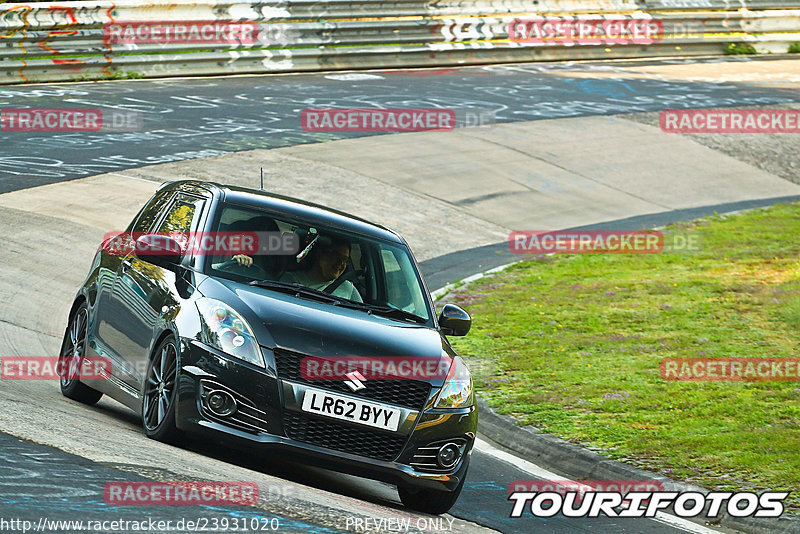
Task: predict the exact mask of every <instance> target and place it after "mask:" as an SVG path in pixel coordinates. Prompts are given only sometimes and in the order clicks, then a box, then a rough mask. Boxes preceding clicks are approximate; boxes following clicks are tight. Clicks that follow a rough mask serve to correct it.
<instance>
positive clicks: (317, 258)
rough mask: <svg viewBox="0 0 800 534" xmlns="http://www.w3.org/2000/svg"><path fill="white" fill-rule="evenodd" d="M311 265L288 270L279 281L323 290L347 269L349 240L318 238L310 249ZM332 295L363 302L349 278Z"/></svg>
mask: <svg viewBox="0 0 800 534" xmlns="http://www.w3.org/2000/svg"><path fill="white" fill-rule="evenodd" d="M309 259H310V260H311V266H310V267H309V268H308V269H306V270H304V271H290V272H287V273H286V274H284V275H283V276H282V277H281V282H295V283H298V284H301V285H304V286H306V287H310V288H312V289H318V290H320V291H324V290H325V288H326V287H328V286H329V285H331V283H332V282H333V281H334V280H336V279H337V278H339V277H340V276H341V275H342V274H343V273H344V271H345V269H347V262H348V261H349V260H350V242H349V241H346V240H344V239H339V238H328V239H320V243H319V244H318V245H316V246H315V247H314V248H312V249H311V257H310V258H309ZM332 294H333V295H335V296H337V297H342V298H344V299H348V300H354V301H356V302H363V300H362V298H361V294H360V293H359V292H358V290H357V289H356V286H354V285H353V283H352V282H351V281H350V280H345V281H343V282H342V283H341V284H339V287H337V288H336V289H334V290H333V292H332Z"/></svg>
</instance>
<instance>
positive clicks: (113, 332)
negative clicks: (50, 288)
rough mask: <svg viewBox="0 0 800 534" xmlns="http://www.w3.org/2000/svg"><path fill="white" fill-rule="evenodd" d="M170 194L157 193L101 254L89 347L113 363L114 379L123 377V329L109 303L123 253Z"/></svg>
mask: <svg viewBox="0 0 800 534" xmlns="http://www.w3.org/2000/svg"><path fill="white" fill-rule="evenodd" d="M173 194H174V192H173V191H158V192H157V193H156V194H155V195H153V197H152V198H151V199H150V200H149V201H148V202H147V204H145V205H144V207H143V208H142V209H141V210H140V211H139V213H138V214H137V215H136V217H135V218H134V219H133V221H132V222H131V224H130V225H129V226H128V228H127V229H126V230H125V231H124V232H122V233H121V234H120V236H119V239H118V240H117V241H116V243H117V245H113V246H109V247H106V248H104V249H103V250H101V252H100V269H99V271H98V277H97V278H98V280H97V305H96V307H95V310H94V313H93V315H94V317H93V319H94V320H93V321H92V324H93V325H94V327H93V332H92V335H91V337H90V345H91V347H92V348H94V349H95V351H96V352H97V354H99V355H101V356H104V357H107V358H109V359H110V360H111V361H112V366H111V374H112V375H114V376H116V377H117V378H122V377H123V376H125V375H126V373H125V370H124V366H123V363H124V360H123V358H122V357H121V355H120V353H119V350H120V347H121V346H122V345H123V343H122V340H121V338H122V336H123V335H124V334H123V331H122V330H124V326H125V323H126V321H125V317H124V316H123V315H122V313H123V310H119V309H117V308H116V307H115V306H114V305H113V304H112V300H113V298H112V294H113V292H114V286H115V285H116V283H117V278H118V274H119V272H120V267H121V265H122V262H123V260H125V259H126V254H124V253H122V252H121V251H122V250H124V248H125V245H126V243H131V242H132V240H133V238H134V237H138V236H140V235H142V234H144V233H147V232H149V231H150V230H152V229H153V227H154V226H155V225H156V223H157V222H158V221H159V220H160V218H161V216H162V215H163V214H164V211H165V210H166V208H167V206H168V205H169V202H170V200H172V196H173Z"/></svg>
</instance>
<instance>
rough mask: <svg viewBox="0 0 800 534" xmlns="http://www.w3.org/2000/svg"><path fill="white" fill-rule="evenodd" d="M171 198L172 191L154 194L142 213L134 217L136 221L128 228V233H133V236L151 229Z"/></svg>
mask: <svg viewBox="0 0 800 534" xmlns="http://www.w3.org/2000/svg"><path fill="white" fill-rule="evenodd" d="M171 196H172V191H160V192H158V193H156V194H155V195H154V196H153V198H151V199H150V201H149V202H148V203H147V204H146V205H145V207H144V208H142V211H140V212H139V215H137V216H136V219H134V221H133V222H132V223H131V226H129V227H128V231H129V232H131V231H132V232H134V233H135V234H140V233H143V232H147V231H148V230H150V228H152V227H153V223H155V222H156V220H157V219H158V217H159V216H160V215H161V213H162V212H163V211H164V208H165V207H166V205H167V202H169V199H170V197H171Z"/></svg>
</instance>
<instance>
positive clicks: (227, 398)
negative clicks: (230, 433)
mask: <svg viewBox="0 0 800 534" xmlns="http://www.w3.org/2000/svg"><path fill="white" fill-rule="evenodd" d="M207 398H208V401H207V402H208V409H209V410H210V411H211V412H212V413H213V414H214V415H218V416H220V417H228V416H229V415H231V414H233V413H234V412H235V411H236V400H234V398H233V397H232V396H231V394H230V393H228V392H226V391H220V390H215V391H211V392H209V393H208V397H207Z"/></svg>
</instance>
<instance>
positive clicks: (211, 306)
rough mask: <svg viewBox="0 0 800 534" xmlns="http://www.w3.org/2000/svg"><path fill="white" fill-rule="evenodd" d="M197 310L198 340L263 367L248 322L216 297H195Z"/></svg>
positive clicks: (259, 352) (262, 361)
mask: <svg viewBox="0 0 800 534" xmlns="http://www.w3.org/2000/svg"><path fill="white" fill-rule="evenodd" d="M196 304H197V309H198V311H199V312H200V323H201V331H200V337H201V338H200V340H201V341H202V342H203V343H206V344H208V345H211V346H212V347H216V348H218V349H219V350H221V351H222V352H224V353H226V354H229V355H231V356H233V357H234V358H238V359H240V360H243V361H246V362H247V363H252V364H253V365H257V366H259V367H264V357H263V356H262V355H261V349H260V348H259V346H258V343H257V342H256V337H255V336H254V335H253V330H252V329H251V328H250V325H248V324H247V322H246V321H245V320H244V319H242V316H241V315H239V314H238V313H236V312H235V311H234V310H233V308H231V307H230V306H228V305H227V304H225V303H224V302H221V301H219V300H216V299H211V298H206V297H202V298H199V299H197V302H196Z"/></svg>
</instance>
